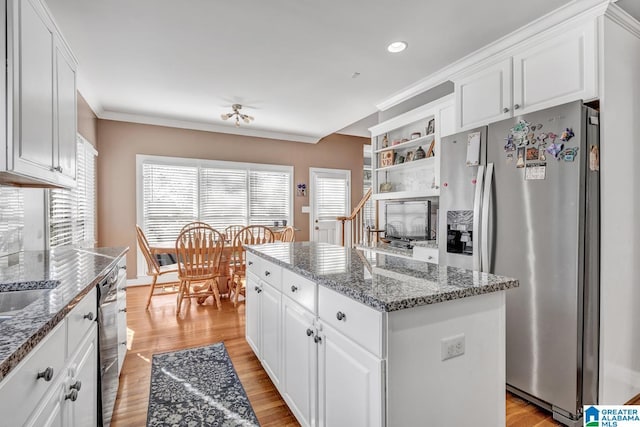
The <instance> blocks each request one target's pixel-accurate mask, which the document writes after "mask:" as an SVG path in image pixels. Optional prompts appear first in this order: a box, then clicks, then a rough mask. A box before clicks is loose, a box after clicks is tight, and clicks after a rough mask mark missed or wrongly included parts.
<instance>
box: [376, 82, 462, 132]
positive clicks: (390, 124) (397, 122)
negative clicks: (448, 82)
mask: <svg viewBox="0 0 640 427" xmlns="http://www.w3.org/2000/svg"><path fill="white" fill-rule="evenodd" d="M453 96H454V95H453V93H451V94H449V95H446V96H443V97H442V98H439V99H437V100H435V101H432V102H430V103H428V104H425V105H421V106H420V107H417V108H414V109H413V110H410V111H407V112H406V113H403V114H400V115H399V116H395V117H393V118H391V119H389V120H386V121H384V122H382V123H378V124H377V125H375V126H371V127H370V128H369V132H371V135H372V136H376V135H381V134H383V133H385V132H387V131H390V130H392V129H396V128H399V127H402V126H405V125H408V124H409V123H413V122H415V121H418V120H422V119H425V118H427V117H429V116H434V117H435V115H436V113H437V112H438V111H439V110H440V109H441V108H442V107H444V106H447V105H448V104H452V103H453Z"/></svg>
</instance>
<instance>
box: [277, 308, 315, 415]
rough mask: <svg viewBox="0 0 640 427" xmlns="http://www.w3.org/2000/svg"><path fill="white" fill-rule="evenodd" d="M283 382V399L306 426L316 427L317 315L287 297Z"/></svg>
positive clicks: (284, 324)
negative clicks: (315, 336)
mask: <svg viewBox="0 0 640 427" xmlns="http://www.w3.org/2000/svg"><path fill="white" fill-rule="evenodd" d="M282 312H283V319H282V343H283V346H282V364H283V366H282V382H281V389H282V395H283V397H284V400H285V401H286V402H287V405H288V406H289V409H291V411H292V412H293V413H294V415H295V416H296V418H297V419H298V421H299V422H300V424H302V425H303V426H315V425H317V416H316V387H317V385H316V382H317V378H316V372H317V365H318V353H317V345H316V343H315V342H314V340H313V338H314V335H310V334H309V333H308V331H311V332H313V331H314V329H313V320H314V316H313V315H312V314H311V313H310V312H308V311H307V310H305V309H304V308H302V307H301V306H300V305H298V304H297V303H295V302H294V301H293V300H291V299H289V298H288V297H283V298H282Z"/></svg>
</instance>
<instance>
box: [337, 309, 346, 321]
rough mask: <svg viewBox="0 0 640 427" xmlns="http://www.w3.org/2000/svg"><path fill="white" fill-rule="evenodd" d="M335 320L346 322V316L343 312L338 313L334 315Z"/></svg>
mask: <svg viewBox="0 0 640 427" xmlns="http://www.w3.org/2000/svg"><path fill="white" fill-rule="evenodd" d="M336 319H338V320H344V321H345V322H346V321H347V315H346V314H344V313H343V312H341V311H339V312H337V313H336Z"/></svg>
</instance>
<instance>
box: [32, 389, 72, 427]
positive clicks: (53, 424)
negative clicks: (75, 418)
mask: <svg viewBox="0 0 640 427" xmlns="http://www.w3.org/2000/svg"><path fill="white" fill-rule="evenodd" d="M64 380H66V377H65V378H64V379H61V380H60V381H59V382H58V384H56V385H55V386H54V387H52V390H51V393H49V394H48V395H47V396H46V397H45V398H44V399H43V401H42V403H41V404H40V406H39V408H38V409H36V410H35V412H34V414H33V418H32V419H30V420H28V421H27V422H26V423H25V427H63V426H65V425H66V424H65V423H66V420H67V419H68V418H69V415H68V414H67V412H68V410H69V408H68V405H66V400H65V398H64V389H65V382H64ZM65 411H67V412H65Z"/></svg>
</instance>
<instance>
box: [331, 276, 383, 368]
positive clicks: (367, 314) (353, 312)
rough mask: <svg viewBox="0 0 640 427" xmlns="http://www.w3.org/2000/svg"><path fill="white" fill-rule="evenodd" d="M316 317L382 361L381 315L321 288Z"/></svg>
mask: <svg viewBox="0 0 640 427" xmlns="http://www.w3.org/2000/svg"><path fill="white" fill-rule="evenodd" d="M318 316H319V317H320V319H321V320H322V321H324V322H326V323H328V324H330V325H331V326H333V327H334V328H336V329H337V330H338V331H339V332H341V333H342V334H344V335H346V336H347V337H349V338H351V339H352V340H354V341H355V342H357V343H358V344H360V345H361V346H363V347H364V348H366V349H367V350H369V351H370V352H371V353H373V354H374V355H376V356H378V357H382V313H381V312H379V311H376V310H374V309H373V308H370V307H367V306H366V305H364V304H361V303H359V302H357V301H354V300H352V299H351V298H349V297H346V296H344V295H340V294H339V293H337V292H335V291H332V290H330V289H327V288H325V287H324V286H320V287H319V288H318ZM338 318H340V319H338Z"/></svg>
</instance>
